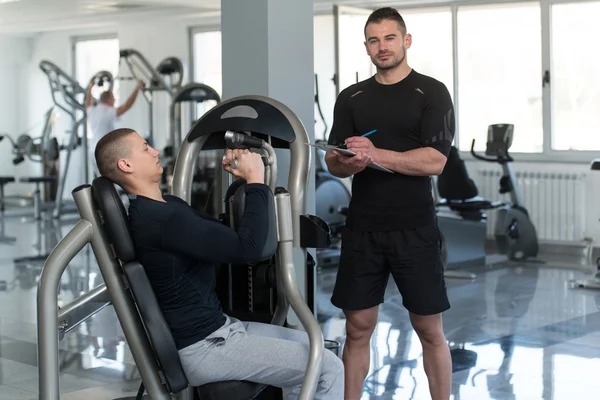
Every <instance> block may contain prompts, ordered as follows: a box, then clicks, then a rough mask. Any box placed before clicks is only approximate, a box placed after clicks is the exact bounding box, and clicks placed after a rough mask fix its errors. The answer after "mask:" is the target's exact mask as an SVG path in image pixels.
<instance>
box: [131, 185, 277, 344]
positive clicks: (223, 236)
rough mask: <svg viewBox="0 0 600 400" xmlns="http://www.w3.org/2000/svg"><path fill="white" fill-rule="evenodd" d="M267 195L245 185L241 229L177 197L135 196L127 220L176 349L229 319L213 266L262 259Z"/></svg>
mask: <svg viewBox="0 0 600 400" xmlns="http://www.w3.org/2000/svg"><path fill="white" fill-rule="evenodd" d="M268 196H272V194H271V193H270V189H269V188H268V186H266V185H262V184H248V185H247V186H246V206H245V209H244V214H243V216H242V217H241V219H240V224H239V227H238V230H237V232H236V231H234V230H233V229H230V228H229V227H227V226H225V225H223V224H221V223H220V222H219V221H217V220H215V219H214V218H212V217H211V216H209V215H208V214H205V213H202V212H199V211H197V210H195V209H193V208H192V207H190V206H189V205H188V204H187V203H186V202H185V201H183V200H181V199H179V198H178V197H175V196H164V200H165V201H166V203H164V202H160V201H155V200H152V199H149V198H147V197H143V196H137V197H136V198H133V199H132V200H131V202H130V206H129V221H130V227H131V233H132V236H133V241H134V244H135V250H136V255H137V259H138V261H139V262H140V264H142V265H143V266H144V269H145V271H146V274H147V275H148V278H149V279H150V282H151V284H152V288H153V289H154V292H155V295H156V297H157V299H158V303H159V305H160V308H161V311H162V313H163V315H164V317H165V319H166V321H167V324H168V325H169V328H170V329H171V333H172V334H173V338H174V339H175V345H176V346H177V349H182V348H185V347H187V346H189V345H191V344H194V343H196V342H198V341H200V340H202V339H204V338H206V336H208V335H210V334H211V333H212V332H214V331H215V330H217V329H218V328H220V327H221V326H222V325H223V324H224V323H225V316H224V315H223V311H222V308H221V304H220V302H219V300H218V299H217V296H216V294H215V291H214V289H215V280H216V276H215V265H216V264H221V263H246V262H250V261H256V260H257V258H258V257H260V255H261V252H262V249H263V248H264V246H265V243H266V240H267V235H268V229H269V226H268V223H267V221H268V218H267V212H268V208H267V207H268Z"/></svg>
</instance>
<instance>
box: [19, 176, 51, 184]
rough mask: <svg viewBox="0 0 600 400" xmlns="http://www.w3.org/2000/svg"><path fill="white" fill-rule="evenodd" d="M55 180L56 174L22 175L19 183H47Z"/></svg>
mask: <svg viewBox="0 0 600 400" xmlns="http://www.w3.org/2000/svg"><path fill="white" fill-rule="evenodd" d="M54 181H56V176H23V177H21V178H20V179H19V182H21V183H48V182H54Z"/></svg>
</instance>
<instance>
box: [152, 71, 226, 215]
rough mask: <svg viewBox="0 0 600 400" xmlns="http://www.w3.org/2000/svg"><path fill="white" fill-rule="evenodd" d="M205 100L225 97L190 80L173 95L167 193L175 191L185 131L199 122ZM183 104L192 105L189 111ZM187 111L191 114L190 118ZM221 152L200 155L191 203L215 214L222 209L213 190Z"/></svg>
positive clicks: (164, 160)
mask: <svg viewBox="0 0 600 400" xmlns="http://www.w3.org/2000/svg"><path fill="white" fill-rule="evenodd" d="M205 102H212V103H214V104H215V105H217V104H219V103H220V102H221V97H220V96H219V94H218V93H217V91H216V90H215V89H213V88H212V87H210V86H208V85H205V84H203V83H195V82H192V83H188V84H187V85H185V86H183V87H181V88H180V89H179V90H178V91H177V92H176V93H175V94H174V95H173V100H172V102H171V107H170V112H169V117H170V129H171V133H170V135H169V136H168V137H169V141H168V143H167V147H166V148H165V151H164V152H163V156H162V164H163V177H162V181H161V183H162V187H163V190H164V191H165V192H170V191H171V181H172V177H173V169H174V167H175V156H176V155H177V153H178V152H179V148H180V146H181V141H182V138H183V136H184V134H183V130H184V129H186V132H187V129H189V127H191V126H192V125H193V124H194V122H196V120H197V118H196V109H197V105H198V104H200V103H205ZM183 104H188V105H190V107H189V108H188V110H187V111H188V112H187V113H183V112H182V111H184V110H185V109H184V108H182V106H183ZM190 108H191V109H190ZM184 114H187V117H188V118H186V117H185V116H184ZM184 127H185V128H184ZM217 153H218V152H216V151H210V152H202V153H201V154H200V155H199V156H198V157H199V160H198V162H197V168H196V172H195V173H194V183H193V190H192V199H191V202H190V204H191V205H192V207H194V208H196V209H203V210H204V211H206V212H208V213H209V214H213V213H214V211H215V210H217V209H218V208H219V204H218V203H217V197H216V196H215V195H214V192H212V190H211V189H212V188H213V183H214V181H215V179H216V177H217V175H216V173H217V170H218V169H220V168H221V162H220V161H221V160H219V159H218V156H217Z"/></svg>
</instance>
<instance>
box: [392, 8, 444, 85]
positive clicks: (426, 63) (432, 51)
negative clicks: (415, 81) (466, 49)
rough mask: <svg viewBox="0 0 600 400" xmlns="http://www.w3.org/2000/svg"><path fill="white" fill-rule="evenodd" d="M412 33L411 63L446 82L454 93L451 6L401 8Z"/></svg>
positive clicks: (407, 27) (409, 53)
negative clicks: (414, 8)
mask: <svg viewBox="0 0 600 400" xmlns="http://www.w3.org/2000/svg"><path fill="white" fill-rule="evenodd" d="M400 13H401V14H402V17H403V18H404V22H405V23H406V30H407V32H408V33H410V34H411V35H412V45H411V47H410V49H409V50H408V65H410V66H411V67H412V68H414V69H415V70H416V71H418V72H419V73H421V74H425V75H428V76H431V77H433V78H435V79H437V80H439V81H441V82H442V83H444V84H445V85H446V87H447V88H448V91H449V92H450V95H451V96H453V97H454V66H453V62H452V59H453V55H452V12H451V11H450V9H449V8H443V9H425V10H423V9H421V10H414V11H413V10H407V11H403V10H400Z"/></svg>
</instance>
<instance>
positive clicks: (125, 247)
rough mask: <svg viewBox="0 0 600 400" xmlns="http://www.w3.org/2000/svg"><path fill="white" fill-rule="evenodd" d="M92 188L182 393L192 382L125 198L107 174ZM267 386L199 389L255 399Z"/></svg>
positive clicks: (212, 395)
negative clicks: (140, 257)
mask: <svg viewBox="0 0 600 400" xmlns="http://www.w3.org/2000/svg"><path fill="white" fill-rule="evenodd" d="M92 191H93V194H94V199H95V200H96V203H97V204H98V207H99V209H100V212H101V213H102V217H103V220H104V225H105V227H106V231H107V233H108V235H107V236H108V238H107V239H108V241H109V242H110V244H112V246H113V247H114V250H115V253H116V255H117V257H118V258H119V260H121V262H122V264H123V270H124V272H125V276H126V277H127V281H128V283H129V285H130V290H131V293H132V295H133V298H134V300H135V303H136V306H137V309H138V312H139V314H140V316H141V319H142V322H143V324H144V327H145V329H146V333H147V335H148V338H149V339H150V343H151V344H152V347H153V349H154V352H155V356H156V359H157V361H158V363H159V365H160V367H161V370H162V373H163V374H164V377H165V381H166V383H167V387H168V389H169V391H170V392H171V393H178V392H180V391H182V390H184V389H186V388H187V387H188V386H189V383H188V381H187V377H186V376H185V372H184V371H183V367H182V366H181V361H180V358H179V353H178V352H177V347H176V346H175V341H174V339H173V336H172V334H171V330H170V329H169V326H168V324H167V322H166V321H165V319H164V316H163V314H162V313H161V312H160V307H159V304H158V300H157V299H156V296H155V294H154V291H153V289H152V284H151V283H150V280H149V279H148V275H147V274H146V271H145V270H144V267H143V266H142V265H141V264H140V263H139V262H137V261H136V255H135V246H134V244H133V240H132V237H131V231H130V228H129V219H128V217H127V213H126V211H125V207H124V206H123V202H122V201H121V199H120V197H119V195H118V194H117V191H116V190H115V187H114V185H113V183H112V182H111V181H110V180H108V179H107V178H105V177H98V178H96V179H95V180H94V181H93V182H92ZM275 240H276V239H275ZM268 250H271V249H268ZM267 387H268V386H267V385H263V384H257V383H252V382H245V381H223V382H214V383H210V384H206V385H203V386H200V387H198V388H197V391H198V394H199V395H200V398H201V399H202V400H205V399H209V400H217V399H218V400H225V399H226V400H236V399H240V400H248V399H254V398H255V397H256V396H257V395H258V394H259V393H260V392H262V391H263V390H264V389H265V388H267Z"/></svg>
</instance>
